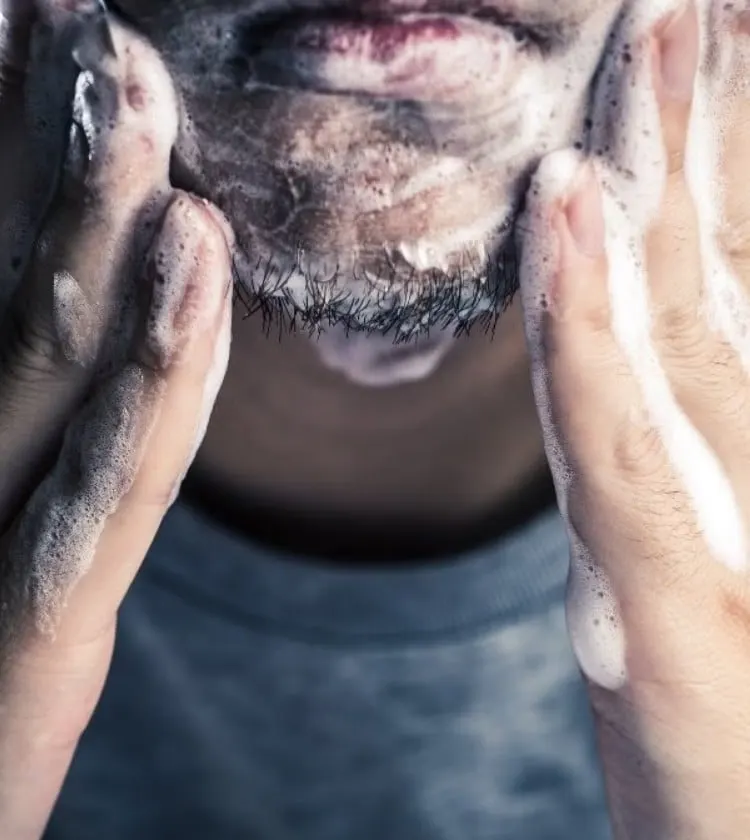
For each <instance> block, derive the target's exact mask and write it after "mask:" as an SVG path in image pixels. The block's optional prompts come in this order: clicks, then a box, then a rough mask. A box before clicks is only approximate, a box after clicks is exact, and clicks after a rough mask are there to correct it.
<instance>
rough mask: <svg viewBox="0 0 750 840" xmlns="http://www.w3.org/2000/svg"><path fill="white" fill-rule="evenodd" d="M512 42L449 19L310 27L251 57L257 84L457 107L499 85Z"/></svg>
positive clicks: (293, 30)
mask: <svg viewBox="0 0 750 840" xmlns="http://www.w3.org/2000/svg"><path fill="white" fill-rule="evenodd" d="M507 54H508V35H507V33H505V32H503V31H502V30H501V29H500V28H498V27H496V26H492V25H490V24H486V23H482V22H480V21H477V20H472V19H471V18H467V17H461V16H452V15H439V16H438V15H425V14H412V15H403V16H401V17H398V18H395V19H391V20H375V21H352V22H347V21H340V20H336V21H318V20H316V21H308V22H302V23H299V24H296V25H293V26H288V27H284V28H282V29H279V30H276V31H275V32H274V33H273V34H272V35H271V36H270V37H269V38H267V39H264V40H263V42H262V44H260V46H259V49H258V50H257V52H254V54H253V55H252V58H251V65H252V67H253V70H254V73H255V75H256V76H257V77H258V78H259V80H260V81H266V82H268V83H270V84H276V85H279V86H286V87H301V88H307V89H313V90H318V91H321V92H326V93H349V94H357V93H360V94H366V95H368V96H373V97H380V98H397V99H415V100H420V101H431V100H436V101H441V102H452V101H455V100H458V99H461V98H463V97H464V96H465V95H466V92H467V91H469V90H470V91H473V92H474V93H476V92H477V90H481V89H482V88H485V87H486V88H489V86H490V84H491V82H492V81H493V80H495V82H496V80H497V79H498V78H500V74H501V73H502V70H503V66H504V63H505V61H507Z"/></svg>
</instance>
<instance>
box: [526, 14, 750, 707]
mask: <svg viewBox="0 0 750 840" xmlns="http://www.w3.org/2000/svg"><path fill="white" fill-rule="evenodd" d="M678 6H679V3H674V2H667V0H663V1H662V2H654V0H643V1H642V2H634V3H632V4H631V6H630V7H629V8H628V11H627V14H626V15H625V16H624V18H623V21H622V25H621V27H620V29H619V31H618V33H617V37H616V38H615V40H614V42H613V43H612V45H611V49H610V51H609V53H608V56H607V58H606V60H605V63H604V66H603V72H602V75H601V79H600V87H599V89H598V91H597V95H596V97H595V101H594V107H593V112H592V115H591V117H592V120H593V126H594V127H593V131H592V144H593V148H594V149H595V150H596V151H598V152H599V153H600V155H601V157H600V158H599V160H598V162H597V171H598V174H599V177H600V181H601V183H602V185H603V204H604V206H603V210H604V216H605V220H606V223H607V252H608V256H609V262H610V275H609V290H610V299H611V306H612V313H613V331H614V333H615V337H616V340H617V342H618V344H619V345H620V348H621V349H622V351H623V354H624V356H625V358H626V360H627V361H628V363H629V366H630V369H631V371H632V372H633V374H634V376H635V379H636V382H637V383H638V385H639V387H640V390H641V393H642V396H643V399H644V402H645V405H646V408H647V411H648V413H649V416H650V419H651V421H652V423H653V424H654V426H655V428H657V429H658V430H659V432H660V436H661V439H662V440H663V442H664V445H665V448H666V451H667V453H668V455H669V458H670V461H671V463H672V466H673V468H674V469H675V472H676V473H677V475H678V476H679V478H680V479H681V480H682V484H683V486H684V488H685V490H686V492H687V494H688V495H689V497H690V498H691V500H692V502H693V505H694V508H695V512H696V517H697V521H698V525H699V527H700V528H701V531H702V533H703V535H704V538H705V540H706V544H707V545H708V548H709V550H710V552H711V554H712V555H713V557H714V558H715V559H716V561H717V562H720V563H723V564H724V565H725V566H727V567H728V568H729V569H731V570H733V571H738V572H739V571H744V570H745V569H746V568H747V543H746V534H745V530H744V524H743V520H742V516H741V512H740V510H739V508H738V505H737V501H736V498H735V496H734V493H733V490H732V488H731V485H730V482H729V480H728V478H727V476H726V474H725V473H724V471H723V469H722V468H721V465H720V463H719V462H718V459H717V458H716V457H715V455H714V453H713V452H712V451H711V450H710V449H709V447H708V446H707V444H706V442H705V441H704V440H703V438H702V437H701V436H700V435H699V434H698V432H697V431H696V430H695V428H694V427H693V426H692V425H691V423H690V422H689V420H688V418H687V417H686V416H685V414H684V412H683V411H682V410H681V408H680V407H679V405H678V404H677V402H676V400H675V398H674V394H673V393H672V390H671V387H670V384H669V382H668V379H667V377H666V374H665V372H664V370H663V368H662V366H661V364H660V362H659V359H658V356H657V353H656V350H655V347H654V345H653V342H652V340H651V334H650V329H651V315H650V301H649V294H648V285H647V277H646V269H645V254H644V236H645V231H646V230H647V228H648V227H649V225H650V224H651V222H652V221H653V220H654V219H655V217H656V214H657V213H658V211H659V208H660V204H661V199H662V196H663V192H664V187H665V183H666V177H665V176H666V155H665V150H664V147H663V144H662V141H661V136H662V135H661V127H660V122H659V119H660V117H659V111H658V107H657V103H656V97H655V94H654V92H653V86H652V83H651V79H650V74H651V63H650V58H649V56H648V52H647V51H645V52H644V53H641V52H640V49H639V47H638V44H639V43H641V44H642V43H643V36H644V34H645V33H647V32H648V31H649V30H650V28H651V27H652V26H653V24H654V23H655V22H656V21H657V20H659V19H661V18H662V17H663V16H664V15H665V14H666V13H667V12H669V11H671V10H674V9H675V8H677V7H678ZM698 6H699V9H700V15H701V24H702V47H701V49H702V54H703V57H704V59H705V57H706V52H707V49H708V48H709V44H710V43H711V41H712V40H714V39H715V38H719V39H720V40H728V39H729V38H731V34H730V32H729V30H726V34H725V35H724V37H723V39H722V36H721V34H719V33H717V32H715V31H713V26H714V24H715V20H713V19H712V18H711V16H710V14H709V10H710V9H713V8H714V7H713V4H712V2H711V0H698ZM709 21H711V22H712V29H711V31H709V30H708V28H707V27H708V24H709ZM626 44H627V45H629V46H628V53H629V54H630V55H631V56H632V61H631V62H630V63H626V62H623V61H622V59H621V57H622V54H623V52H624V51H625V45H626ZM710 66H711V65H710V64H709V63H705V64H704V65H703V67H704V70H703V71H702V72H701V74H699V79H698V82H697V98H696V108H695V110H694V115H693V122H692V125H691V128H690V140H689V144H688V163H687V166H688V176H689V183H690V186H691V188H692V190H693V194H694V197H695V198H696V205H697V207H698V208H699V216H700V224H701V245H702V248H703V258H704V262H705V270H706V272H705V283H706V287H707V291H708V292H709V295H710V297H711V300H712V302H713V316H714V319H715V323H716V325H717V326H719V327H720V328H721V329H722V331H724V332H725V334H726V335H727V336H729V337H730V339H731V340H732V341H733V343H735V346H737V347H738V348H740V349H741V350H742V352H743V357H744V358H745V359H747V358H748V357H747V356H746V355H745V354H746V352H747V347H748V345H747V335H748V327H749V326H750V314H749V312H750V310H748V308H747V300H746V298H745V296H744V293H741V290H740V289H739V284H738V282H737V280H736V278H734V277H732V276H731V272H730V271H729V269H728V267H727V265H726V264H725V263H724V262H721V261H719V260H718V259H717V254H718V249H717V246H716V239H715V236H716V232H717V230H718V227H719V224H720V221H721V218H720V213H719V205H720V201H721V195H722V193H721V190H720V189H718V187H719V186H720V184H719V183H718V181H717V175H718V171H719V170H718V156H717V151H716V149H717V146H716V139H717V133H716V130H717V129H716V119H715V115H716V108H715V106H714V105H713V103H715V102H716V100H715V99H712V95H713V96H715V93H716V89H715V85H716V80H715V78H711V79H709V78H708V77H707V75H706V70H705V68H708V67H710ZM579 160H580V159H579V157H578V156H577V155H575V154H573V153H570V152H563V153H558V154H555V155H552V156H550V157H549V158H548V159H547V160H545V161H544V162H543V164H542V166H541V167H540V169H539V172H538V173H537V176H536V178H535V179H534V183H533V184H532V188H531V191H530V200H529V204H528V210H527V219H526V223H525V225H524V226H523V227H524V229H525V241H524V256H523V264H522V277H523V279H522V294H523V298H524V308H525V311H526V318H527V334H528V338H529V347H530V352H531V357H532V370H533V382H534V389H535V393H536V396H537V401H538V404H539V407H540V417H541V421H542V427H543V430H544V434H545V441H546V447H547V452H548V455H549V460H550V465H551V468H552V472H553V474H554V477H555V484H556V488H557V493H558V499H559V503H560V509H561V512H562V514H563V517H564V518H565V519H566V521H569V518H568V493H569V488H570V483H571V479H572V475H571V471H570V465H569V464H568V463H567V462H566V460H565V457H564V455H563V450H562V447H561V445H560V440H559V434H558V432H557V430H556V428H555V427H554V424H553V422H552V412H551V406H550V398H549V373H548V371H547V369H546V367H545V362H544V355H543V352H542V343H541V339H542V336H541V332H540V324H541V319H542V316H543V312H544V307H543V298H542V295H543V293H544V290H545V288H546V284H547V282H548V281H549V279H550V273H551V272H553V271H554V270H555V267H556V265H557V264H558V262H557V261H558V254H557V245H556V242H555V236H554V233H553V232H552V230H551V229H550V226H549V216H548V209H547V212H545V208H549V205H550V202H551V201H553V200H554V199H555V198H556V197H558V196H561V195H564V194H565V193H566V192H567V190H568V189H569V188H570V185H571V182H572V179H573V178H574V176H575V174H576V172H577V170H578V165H579ZM677 282H679V281H677ZM570 537H571V540H570V541H571V573H570V582H569V591H568V600H567V611H568V624H569V629H570V634H571V640H572V643H573V647H574V650H575V652H576V655H577V657H578V660H579V663H580V665H581V668H582V670H583V671H584V673H586V674H587V676H588V677H589V678H590V679H591V680H592V681H593V682H594V683H596V684H598V685H601V686H603V687H605V688H609V689H611V690H616V689H618V688H620V687H622V685H624V683H625V682H626V679H627V673H626V666H625V661H626V659H625V657H626V638H625V632H624V628H623V626H622V621H621V617H620V614H619V610H618V605H617V601H616V598H615V594H614V592H613V591H612V587H611V585H610V583H609V581H608V580H607V579H606V576H605V575H604V573H603V571H602V569H601V568H600V567H599V566H598V564H597V562H596V558H592V557H591V556H590V553H589V552H588V550H587V548H586V546H585V545H583V543H582V542H581V540H580V538H579V536H578V535H577V534H576V533H575V532H574V531H573V529H572V528H571V529H570Z"/></svg>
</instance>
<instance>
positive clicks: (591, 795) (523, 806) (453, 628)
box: [46, 504, 610, 840]
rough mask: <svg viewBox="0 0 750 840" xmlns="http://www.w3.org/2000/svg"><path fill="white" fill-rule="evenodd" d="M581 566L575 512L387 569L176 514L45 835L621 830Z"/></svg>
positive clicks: (237, 837)
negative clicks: (576, 642) (581, 629)
mask: <svg viewBox="0 0 750 840" xmlns="http://www.w3.org/2000/svg"><path fill="white" fill-rule="evenodd" d="M566 571H567V542H566V538H565V533H564V530H563V527H562V524H561V522H560V519H559V516H558V514H557V513H556V512H550V513H548V514H546V515H544V516H542V517H540V518H539V519H538V520H536V521H535V522H533V523H532V524H531V525H530V526H528V527H527V528H525V529H524V530H523V531H522V532H520V533H517V534H514V535H511V536H510V537H508V538H506V539H504V540H503V541H502V542H500V543H499V544H496V545H492V546H488V547H487V548H486V549H484V550H482V551H475V552H472V553H468V554H466V555H464V556H460V557H457V558H455V560H454V561H452V562H450V563H443V564H441V565H439V566H431V567H422V568H416V567H415V568H409V569H403V568H399V569H396V570H384V571H380V570H378V571H370V570H359V569H356V568H354V569H348V568H347V569H339V568H333V567H331V568H326V567H323V566H320V565H315V564H314V563H312V562H307V561H305V560H304V559H301V558H295V557H290V556H283V555H278V554H275V553H271V552H269V551H268V550H266V549H262V548H259V547H257V546H254V545H252V544H251V543H249V542H248V541H246V540H244V539H241V538H239V537H238V536H236V535H234V534H232V533H230V532H228V531H227V530H225V529H223V528H222V527H220V526H218V525H216V524H215V523H213V522H212V521H210V520H209V519H207V518H204V516H203V515H202V514H200V513H198V512H196V511H194V510H192V509H190V508H189V507H187V506H185V505H184V504H178V505H177V506H175V507H174V508H173V509H172V511H171V512H170V513H169V515H168V516H167V518H166V520H165V522H164V524H163V527H162V529H161V531H160V533H159V536H158V538H157V540H156V542H155V544H154V547H153V549H152V551H151V553H150V555H149V557H148V559H147V561H146V564H145V566H144V568H143V570H142V572H141V574H140V575H139V576H138V579H137V581H136V583H135V585H134V586H133V588H132V590H131V592H130V593H129V595H128V597H127V598H126V600H125V603H124V605H123V607H122V610H121V614H120V620H119V629H118V635H117V645H116V650H115V655H114V661H113V664H112V669H111V672H110V675H109V679H108V682H107V685H106V688H105V691H104V695H103V697H102V700H101V703H100V705H99V707H98V709H97V711H96V713H95V716H94V718H93V720H92V722H91V725H90V726H89V728H88V730H87V731H86V733H85V735H84V737H83V739H82V742H81V744H80V747H79V749H78V752H77V754H76V758H75V760H74V763H73V767H72V769H71V772H70V774H69V777H68V780H67V782H66V785H65V787H64V789H63V793H62V795H61V798H60V801H59V803H58V806H57V808H56V810H55V812H54V814H53V817H52V820H51V822H50V826H49V829H48V833H47V835H46V840H173V839H174V840H568V839H570V840H607V838H609V837H610V834H609V829H608V827H607V817H606V813H605V808H604V797H603V791H602V779H601V773H600V768H599V764H598V760H597V758H596V755H595V750H594V742H593V735H592V726H591V720H590V713H589V708H588V705H587V700H586V696H585V691H584V689H583V686H582V683H581V680H580V677H579V674H578V671H577V668H576V666H575V663H574V660H573V657H572V654H571V650H570V647H569V643H568V640H567V635H566V631H565V621H564V609H563V593H564V586H565V577H566Z"/></svg>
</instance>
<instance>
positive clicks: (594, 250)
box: [565, 161, 606, 257]
mask: <svg viewBox="0 0 750 840" xmlns="http://www.w3.org/2000/svg"><path fill="white" fill-rule="evenodd" d="M565 218H566V221H567V224H568V230H569V231H570V235H571V236H572V238H573V241H574V242H575V244H576V246H577V247H578V250H579V251H580V252H581V253H582V254H583V255H584V256H587V257H599V256H601V255H602V254H603V253H604V251H605V248H606V229H605V226H604V214H603V212H602V195H601V190H600V188H599V179H598V178H597V175H596V170H595V169H594V166H593V165H592V163H591V162H590V161H587V162H585V163H583V164H582V165H581V169H580V170H579V172H578V175H577V176H576V178H575V181H574V185H573V189H572V190H571V194H570V197H569V198H568V200H567V202H566V204H565Z"/></svg>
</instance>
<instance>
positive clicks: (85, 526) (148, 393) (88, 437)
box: [4, 365, 164, 634]
mask: <svg viewBox="0 0 750 840" xmlns="http://www.w3.org/2000/svg"><path fill="white" fill-rule="evenodd" d="M163 388H164V386H163V383H162V382H161V381H160V380H159V379H157V378H155V377H152V376H149V375H147V374H146V373H144V371H143V369H142V368H140V367H139V366H138V365H129V366H127V367H126V368H124V369H123V370H122V371H121V372H120V373H119V374H118V375H117V376H115V377H113V378H112V379H111V380H109V381H108V382H106V383H105V384H104V385H103V386H102V388H101V389H100V390H99V392H98V393H97V394H96V396H95V397H94V398H93V400H92V401H91V402H90V403H89V404H88V405H87V406H86V407H85V409H84V410H83V411H82V412H81V413H80V414H79V416H78V417H77V418H76V419H75V421H74V422H73V423H72V424H71V425H70V427H69V428H68V431H67V434H66V436H65V441H64V444H63V447H62V451H61V453H60V456H59V459H58V462H57V465H56V467H55V469H54V470H53V471H52V473H51V474H50V475H49V476H48V477H47V479H45V481H43V482H42V484H41V485H40V486H39V488H38V489H37V491H36V492H35V494H34V495H33V497H32V498H31V500H30V502H29V504H28V505H27V507H26V509H25V511H24V513H23V515H22V517H21V520H20V523H19V526H18V530H17V532H16V534H15V536H14V539H13V542H12V545H11V547H10V549H9V561H10V572H11V575H10V576H9V579H7V580H5V581H4V587H5V588H6V589H9V590H10V591H9V592H8V593H7V596H6V598H5V603H6V606H7V605H8V604H9V603H10V604H11V605H12V607H13V608H12V609H11V611H10V613H11V614H10V615H9V616H8V618H9V619H10V620H11V621H20V622H22V624H23V625H24V626H28V622H33V625H34V626H35V627H36V628H37V629H38V630H39V631H40V632H43V633H48V634H54V629H55V626H56V623H57V620H58V617H59V613H60V610H61V608H62V607H63V606H64V603H65V599H66V596H67V593H68V592H69V591H70V588H71V587H72V586H73V585H74V584H75V583H76V581H77V580H78V579H79V578H80V577H81V575H83V574H85V573H86V571H87V570H88V569H89V568H90V566H91V564H92V562H93V560H94V556H95V554H96V548H97V543H98V540H99V537H100V536H101V533H102V530H103V529H104V526H105V523H106V520H107V518H108V517H109V516H110V515H111V514H112V513H114V511H115V510H116V508H117V505H118V504H119V502H120V501H121V499H122V497H123V496H124V495H125V493H127V491H128V490H129V488H130V487H131V485H132V483H133V481H134V478H135V475H136V472H137V470H138V467H139V465H140V460H141V455H142V453H143V451H144V448H145V446H146V444H147V442H148V437H149V434H150V431H151V429H152V427H153V424H154V421H155V419H156V416H157V411H158V407H159V403H160V397H161V394H162V392H163Z"/></svg>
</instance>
